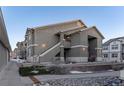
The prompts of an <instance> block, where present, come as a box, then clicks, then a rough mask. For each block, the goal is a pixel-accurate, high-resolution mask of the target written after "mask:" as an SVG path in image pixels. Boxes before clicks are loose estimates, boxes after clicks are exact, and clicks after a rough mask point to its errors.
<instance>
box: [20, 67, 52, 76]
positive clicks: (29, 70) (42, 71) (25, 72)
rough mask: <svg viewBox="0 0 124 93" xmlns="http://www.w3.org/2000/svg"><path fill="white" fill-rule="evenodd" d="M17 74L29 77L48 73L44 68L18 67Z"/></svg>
mask: <svg viewBox="0 0 124 93" xmlns="http://www.w3.org/2000/svg"><path fill="white" fill-rule="evenodd" d="M32 71H38V73H32ZM19 74H20V75H21V76H31V75H39V74H50V71H48V70H47V69H46V68H45V67H44V66H31V67H20V68H19Z"/></svg>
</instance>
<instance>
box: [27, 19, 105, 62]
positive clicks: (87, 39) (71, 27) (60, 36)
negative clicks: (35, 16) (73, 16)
mask: <svg viewBox="0 0 124 93" xmlns="http://www.w3.org/2000/svg"><path fill="white" fill-rule="evenodd" d="M103 39H104V36H103V35H102V34H101V33H100V31H99V30H98V29H97V28H96V27H95V26H92V27H87V26H86V25H85V24H84V23H83V22H82V21H81V20H73V21H67V22H62V23H57V24H51V25H47V26H39V27H34V28H27V31H26V35H25V42H26V45H27V48H26V51H27V55H26V56H27V60H28V61H30V62H51V61H52V62H55V61H59V62H65V63H66V62H76V63H78V62H88V61H89V62H93V61H102V40H103Z"/></svg>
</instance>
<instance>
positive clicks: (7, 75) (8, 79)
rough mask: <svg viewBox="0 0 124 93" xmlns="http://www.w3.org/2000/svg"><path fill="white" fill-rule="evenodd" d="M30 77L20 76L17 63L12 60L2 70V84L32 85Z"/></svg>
mask: <svg viewBox="0 0 124 93" xmlns="http://www.w3.org/2000/svg"><path fill="white" fill-rule="evenodd" d="M31 84H32V81H31V80H30V79H29V77H20V76H19V74H18V67H17V63H16V62H14V61H11V62H9V63H8V64H7V66H6V67H5V69H3V71H2V72H0V86H25V85H31Z"/></svg>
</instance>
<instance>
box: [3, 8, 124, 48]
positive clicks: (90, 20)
mask: <svg viewBox="0 0 124 93" xmlns="http://www.w3.org/2000/svg"><path fill="white" fill-rule="evenodd" d="M2 11H3V15H4V20H5V24H6V28H7V31H8V35H9V39H10V43H11V46H12V49H14V48H15V47H16V43H17V42H18V41H22V40H24V35H25V32H26V28H27V27H35V26H42V25H48V24H52V23H57V22H64V21H69V20H75V19H81V20H82V21H83V22H84V23H85V24H86V25H87V26H88V27H90V26H93V25H95V26H96V27H97V28H98V29H99V30H100V31H101V33H102V34H103V35H104V36H105V40H104V41H106V40H108V39H110V38H115V37H120V36H124V7H2Z"/></svg>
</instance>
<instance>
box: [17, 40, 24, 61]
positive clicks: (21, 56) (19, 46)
mask: <svg viewBox="0 0 124 93" xmlns="http://www.w3.org/2000/svg"><path fill="white" fill-rule="evenodd" d="M16 46H17V49H16V51H15V52H16V58H19V59H26V43H25V41H22V42H17V44H16Z"/></svg>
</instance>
